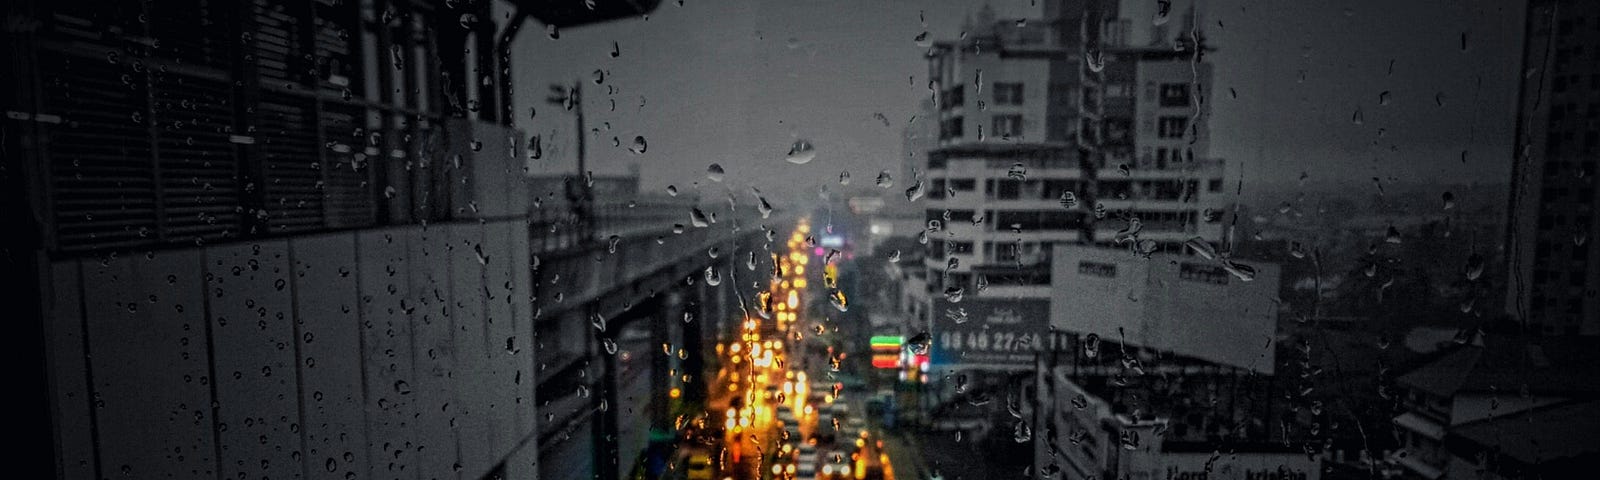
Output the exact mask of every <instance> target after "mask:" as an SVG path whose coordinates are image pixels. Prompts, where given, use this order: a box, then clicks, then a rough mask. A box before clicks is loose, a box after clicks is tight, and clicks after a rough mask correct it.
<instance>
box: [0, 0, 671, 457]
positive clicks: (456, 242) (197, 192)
mask: <svg viewBox="0 0 1600 480" xmlns="http://www.w3.org/2000/svg"><path fill="white" fill-rule="evenodd" d="M643 4H649V5H650V6H653V5H654V3H651V2H644V3H641V4H640V5H643ZM504 6H505V5H503V4H496V3H495V2H488V1H478V2H467V1H463V2H438V1H429V0H414V1H413V0H343V1H340V0H302V1H267V0H258V1H248V2H235V1H215V0H173V1H158V2H112V1H90V0H67V1H55V2H42V1H31V0H23V1H17V2H8V3H7V4H6V6H5V7H4V10H5V11H6V14H7V15H6V18H7V28H6V30H5V36H6V42H5V44H6V45H7V47H8V48H7V51H6V59H7V63H8V67H9V68H8V70H7V74H6V75H3V76H0V82H3V86H4V89H3V90H4V93H3V94H0V101H3V102H4V108H3V109H4V110H5V112H6V119H5V122H6V123H5V125H4V127H5V133H6V134H5V136H4V145H3V146H4V148H5V151H6V152H7V153H6V155H5V157H4V162H5V163H4V165H5V168H4V171H3V172H4V173H3V175H0V177H3V179H4V181H5V182H6V186H7V187H8V188H7V189H6V192H5V195H7V196H8V197H7V201H6V202H5V204H6V210H5V211H6V215H7V220H8V222H7V224H8V225H11V226H12V227H13V232H12V235H10V236H9V238H8V243H7V249H6V252H7V256H6V258H7V261H8V262H9V263H8V268H7V269H6V270H7V273H8V274H9V276H11V277H13V280H15V282H14V283H15V284H16V285H23V286H28V285H31V286H32V287H26V288H27V290H26V291H24V292H23V293H22V294H21V295H19V297H21V298H22V299H23V300H24V301H23V302H20V305H21V307H20V308H19V311H18V312H17V313H18V314H20V315H21V316H22V318H23V319H24V321H22V322H18V323H19V324H20V325H21V326H23V327H24V328H23V330H22V331H21V333H20V335H18V338H20V339H21V340H20V342H21V343H23V344H24V345H26V346H27V347H28V348H29V349H37V350H38V356H39V357H40V361H41V363H42V365H41V367H40V368H39V369H38V371H39V372H40V373H41V375H40V377H42V383H43V384H44V385H42V386H43V387H44V388H43V389H42V391H44V392H45V393H44V394H43V396H44V397H46V398H45V399H44V402H43V403H45V404H47V405H48V415H47V416H45V423H46V424H47V425H48V427H47V428H46V430H47V431H45V432H40V433H41V435H40V438H43V439H46V440H44V441H41V442H38V443H40V444H45V445H48V448H49V449H50V450H52V452H50V453H51V454H53V458H54V462H53V464H52V466H53V469H54V472H53V474H47V475H42V476H48V477H55V478H69V479H74V478H84V479H88V478H110V477H118V476H121V477H128V478H221V477H228V478H234V477H238V478H245V477H272V478H292V477H310V478H405V479H420V478H504V477H508V476H509V477H515V478H535V477H538V476H539V473H538V470H540V468H541V462H540V460H539V457H540V453H541V446H540V442H539V441H538V440H541V439H543V438H544V436H542V435H540V425H541V423H545V422H541V421H540V420H539V418H538V417H539V415H538V414H539V413H540V409H539V408H536V406H535V403H536V399H538V398H539V397H538V396H537V395H536V392H535V390H536V382H535V379H536V378H537V377H541V376H542V375H541V374H540V372H542V371H543V370H544V369H543V368H541V367H542V366H541V365H539V363H538V359H539V357H538V356H536V355H535V352H536V350H539V349H540V348H539V346H538V341H537V340H536V339H537V336H538V334H537V331H538V328H536V325H535V323H536V320H537V319H539V317H540V316H539V306H538V305H537V304H536V303H535V298H536V296H538V295H540V294H541V292H540V288H539V287H538V285H537V284H536V283H535V279H538V278H540V277H539V276H538V275H539V273H538V272H537V269H536V267H534V268H530V266H533V265H536V264H537V263H536V260H535V257H534V256H535V255H536V254H537V253H538V252H536V251H535V249H533V248H532V247H531V246H530V235H529V234H530V232H531V231H536V230H535V229H534V228H533V227H535V225H533V224H532V222H530V218H529V210H530V205H529V203H530V202H529V194H528V191H527V188H526V185H525V184H524V183H523V182H522V181H521V179H522V172H523V169H522V167H523V164H524V162H525V161H526V156H527V155H528V153H529V152H528V151H527V149H526V148H525V147H524V143H523V142H524V141H525V139H526V138H527V137H525V136H524V135H523V134H521V133H520V132H518V131H517V130H516V129H515V128H513V127H512V126H511V122H510V121H509V117H508V115H507V114H506V112H507V111H508V109H509V107H508V105H509V104H510V102H509V101H508V98H507V95H508V94H509V92H510V88H509V85H508V84H507V80H508V78H509V73H508V72H509V66H508V65H505V64H504V63H503V62H505V61H509V58H510V57H509V56H504V55H497V52H498V51H499V50H498V49H497V45H508V43H506V42H501V43H498V44H497V43H496V41H495V40H496V39H502V38H508V37H509V35H511V34H513V33H514V31H515V30H516V29H515V28H514V27H516V26H519V25H520V22H523V21H525V20H527V19H528V18H530V17H531V18H536V19H539V20H540V21H543V22H545V23H549V24H561V25H575V24H582V23H587V22H593V21H600V20H605V19H608V18H615V17H617V16H620V15H626V14H630V13H628V12H621V11H617V10H616V9H610V10H606V11H604V12H588V11H570V10H565V9H541V7H539V6H537V5H512V8H513V11H514V12H515V15H514V16H513V15H506V16H507V17H508V18H514V21H512V22H507V23H497V22H495V21H492V20H493V19H495V18H496V17H497V16H500V15H502V14H506V13H507V12H504V11H503V10H502V9H501V7H504ZM522 7H526V8H522ZM632 13H638V12H637V11H633V12H632ZM503 25H509V26H508V27H505V28H502V26H503ZM497 72H500V73H499V74H497ZM537 226H539V227H543V225H537ZM586 263H587V264H588V265H593V264H594V262H592V261H588V262H586ZM11 267H15V268H11ZM591 269H592V267H591ZM549 274H550V273H549V272H546V273H545V275H549ZM545 283H546V284H547V285H548V282H545ZM552 288H554V287H549V286H546V287H544V289H545V290H546V292H543V293H544V294H546V295H549V294H550V293H549V292H548V290H550V289H552ZM617 370H620V368H619V367H613V368H611V369H610V370H609V371H608V372H612V371H617ZM656 370H660V368H657V369H656ZM605 376H606V377H607V378H615V377H616V376H619V375H618V374H615V373H607V374H606V375H605ZM622 376H626V372H624V374H623V375H622ZM658 376H661V377H662V378H665V376H664V375H658ZM645 383H649V382H645ZM607 393H608V394H610V395H613V396H614V395H616V393H615V392H614V391H611V392H607ZM541 394H542V393H541ZM657 410H659V409H657ZM653 411H656V410H653ZM662 416H664V415H662ZM613 423H614V422H613ZM613 432H614V430H613ZM616 436H617V435H612V437H616ZM634 437H637V438H643V436H642V435H631V434H630V435H627V436H625V438H624V440H626V439H627V438H634ZM613 443H615V442H613ZM625 447H626V448H624V449H626V450H633V451H637V450H639V448H638V446H637V445H625ZM584 449H585V450H588V449H589V446H588V445H585V447H584ZM596 451H602V450H598V449H597V450H596ZM623 457H624V459H625V460H631V457H632V455H631V454H630V455H626V456H623ZM42 458H45V457H41V460H42ZM595 463H597V464H598V463H600V462H595ZM623 468H626V467H623ZM613 470H615V469H613ZM616 476H617V475H615V474H613V475H609V476H606V478H614V477H616Z"/></svg>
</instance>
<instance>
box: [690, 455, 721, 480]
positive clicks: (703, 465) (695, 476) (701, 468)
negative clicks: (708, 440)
mask: <svg viewBox="0 0 1600 480" xmlns="http://www.w3.org/2000/svg"><path fill="white" fill-rule="evenodd" d="M713 469H714V467H713V466H712V465H711V455H710V454H707V453H705V452H695V453H694V454H691V455H689V466H688V468H686V469H685V470H687V471H688V475H687V477H688V479H689V480H711V479H712V478H713V477H715V476H716V472H714V471H713Z"/></svg>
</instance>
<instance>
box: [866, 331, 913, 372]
mask: <svg viewBox="0 0 1600 480" xmlns="http://www.w3.org/2000/svg"><path fill="white" fill-rule="evenodd" d="M869 341H870V343H871V344H872V368H884V369H888V368H900V347H901V346H902V345H905V343H906V337H903V336H899V335H874V336H873V337H872V338H871V339H870V340H869Z"/></svg>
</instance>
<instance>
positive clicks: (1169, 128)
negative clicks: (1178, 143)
mask: <svg viewBox="0 0 1600 480" xmlns="http://www.w3.org/2000/svg"><path fill="white" fill-rule="evenodd" d="M1156 128H1157V132H1156V134H1157V135H1158V136H1160V137H1161V138H1183V132H1184V130H1188V129H1189V117H1161V120H1160V121H1159V123H1157V127H1156Z"/></svg>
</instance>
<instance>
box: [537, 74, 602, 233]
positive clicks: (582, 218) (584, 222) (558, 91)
mask: <svg viewBox="0 0 1600 480" xmlns="http://www.w3.org/2000/svg"><path fill="white" fill-rule="evenodd" d="M545 102H546V103H549V104H551V105H561V106H563V107H564V108H566V109H567V110H570V111H572V112H573V116H574V117H576V119H577V124H578V134H577V136H578V155H577V157H578V171H577V172H576V175H575V178H576V180H577V181H576V182H569V183H567V201H568V202H569V203H571V205H572V213H573V215H574V216H576V217H577V223H578V227H579V231H580V233H581V234H582V236H583V240H590V239H591V238H592V237H593V235H592V233H593V232H592V229H591V227H592V226H593V225H592V219H593V216H592V214H593V205H594V193H593V191H591V190H590V189H589V182H587V181H586V180H585V175H586V170H585V158H584V157H586V156H587V155H586V152H587V148H586V144H587V142H588V138H587V133H588V132H585V131H584V125H583V82H582V81H574V82H572V87H570V88H569V87H565V86H562V85H560V84H551V85H550V96H548V97H545Z"/></svg>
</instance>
